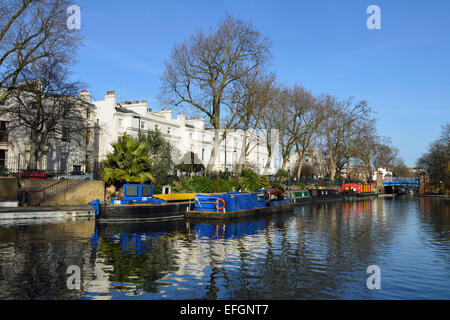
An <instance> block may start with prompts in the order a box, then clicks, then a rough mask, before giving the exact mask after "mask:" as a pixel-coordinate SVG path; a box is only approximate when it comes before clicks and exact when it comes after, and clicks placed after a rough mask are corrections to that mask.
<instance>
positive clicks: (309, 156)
mask: <svg viewBox="0 0 450 320" xmlns="http://www.w3.org/2000/svg"><path fill="white" fill-rule="evenodd" d="M325 163H326V160H325V159H324V158H323V157H322V156H321V154H320V152H319V151H318V150H308V151H307V152H306V153H305V155H304V158H303V165H302V172H301V177H302V178H309V179H321V178H324V177H325ZM298 165H299V158H298V155H297V153H294V154H293V155H291V156H290V157H289V159H288V160H287V166H286V170H287V171H288V172H289V174H290V175H296V174H297V168H298Z"/></svg>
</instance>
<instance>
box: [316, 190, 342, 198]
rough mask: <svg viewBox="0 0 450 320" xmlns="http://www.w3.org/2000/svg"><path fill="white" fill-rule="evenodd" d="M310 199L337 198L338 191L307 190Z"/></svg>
mask: <svg viewBox="0 0 450 320" xmlns="http://www.w3.org/2000/svg"><path fill="white" fill-rule="evenodd" d="M309 192H310V194H311V197H312V198H319V199H322V198H337V197H339V191H338V190H335V189H311V190H309Z"/></svg>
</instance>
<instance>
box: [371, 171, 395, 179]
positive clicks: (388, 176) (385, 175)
mask: <svg viewBox="0 0 450 320" xmlns="http://www.w3.org/2000/svg"><path fill="white" fill-rule="evenodd" d="M378 172H379V173H381V176H382V178H383V180H389V179H392V172H391V171H387V169H386V168H378V170H377V171H375V172H374V173H373V175H372V181H377V173H378Z"/></svg>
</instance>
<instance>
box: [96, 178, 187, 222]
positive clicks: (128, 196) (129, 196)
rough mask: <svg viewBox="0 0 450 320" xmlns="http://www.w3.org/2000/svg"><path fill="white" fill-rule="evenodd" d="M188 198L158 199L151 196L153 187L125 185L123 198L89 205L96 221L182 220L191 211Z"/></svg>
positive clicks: (98, 201)
mask: <svg viewBox="0 0 450 320" xmlns="http://www.w3.org/2000/svg"><path fill="white" fill-rule="evenodd" d="M189 199H190V197H189V196H187V197H185V198H183V197H180V196H179V195H178V197H177V200H176V201H174V202H171V201H170V200H169V199H160V198H157V197H155V196H154V194H153V185H140V184H125V186H124V188H123V197H122V198H121V199H118V198H112V199H111V201H110V203H101V202H100V200H98V199H97V200H94V201H92V202H90V203H89V204H90V205H91V206H92V207H93V208H94V211H95V217H96V220H98V221H100V222H116V221H133V220H143V221H161V220H170V219H182V218H184V214H185V212H186V211H189V210H191V209H193V202H192V201H185V200H189Z"/></svg>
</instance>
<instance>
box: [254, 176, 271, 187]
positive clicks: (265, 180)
mask: <svg viewBox="0 0 450 320" xmlns="http://www.w3.org/2000/svg"><path fill="white" fill-rule="evenodd" d="M257 182H258V185H259V188H261V189H269V188H270V181H269V177H268V176H260V177H259V178H258V180H257Z"/></svg>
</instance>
